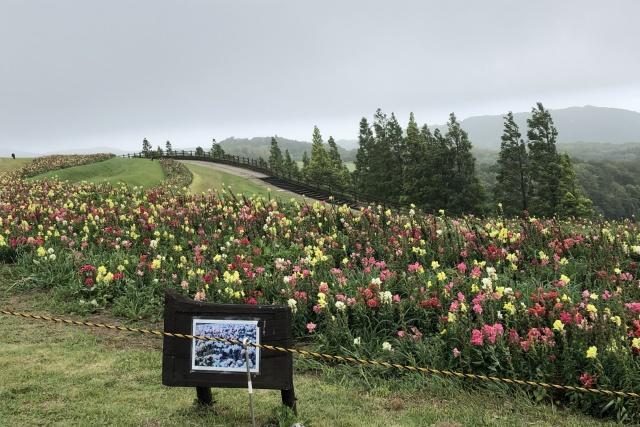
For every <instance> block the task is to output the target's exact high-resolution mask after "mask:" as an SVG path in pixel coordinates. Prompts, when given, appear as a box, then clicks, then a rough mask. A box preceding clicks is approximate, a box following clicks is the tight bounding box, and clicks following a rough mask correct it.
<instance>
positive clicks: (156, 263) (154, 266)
mask: <svg viewBox="0 0 640 427" xmlns="http://www.w3.org/2000/svg"><path fill="white" fill-rule="evenodd" d="M161 265H162V262H161V261H160V260H159V259H154V260H153V261H151V269H152V270H157V269H159V268H160V266H161Z"/></svg>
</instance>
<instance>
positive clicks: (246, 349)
mask: <svg viewBox="0 0 640 427" xmlns="http://www.w3.org/2000/svg"><path fill="white" fill-rule="evenodd" d="M248 343H249V340H248V339H246V338H245V339H243V340H242V344H243V345H244V362H245V365H246V367H247V389H248V390H249V410H250V411H251V424H252V425H253V427H256V417H255V415H254V414H253V384H251V367H250V366H249V345H248Z"/></svg>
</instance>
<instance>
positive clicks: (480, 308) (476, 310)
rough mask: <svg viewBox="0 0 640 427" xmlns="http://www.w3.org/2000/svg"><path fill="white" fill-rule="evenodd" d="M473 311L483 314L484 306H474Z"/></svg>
mask: <svg viewBox="0 0 640 427" xmlns="http://www.w3.org/2000/svg"><path fill="white" fill-rule="evenodd" d="M473 311H474V312H476V313H478V314H482V306H481V305H480V304H473Z"/></svg>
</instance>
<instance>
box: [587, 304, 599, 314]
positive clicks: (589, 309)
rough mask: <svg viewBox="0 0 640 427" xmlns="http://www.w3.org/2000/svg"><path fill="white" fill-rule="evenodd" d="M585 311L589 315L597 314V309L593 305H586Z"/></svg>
mask: <svg viewBox="0 0 640 427" xmlns="http://www.w3.org/2000/svg"><path fill="white" fill-rule="evenodd" d="M587 311H588V312H589V313H597V312H598V309H597V308H596V306H595V305H593V304H587Z"/></svg>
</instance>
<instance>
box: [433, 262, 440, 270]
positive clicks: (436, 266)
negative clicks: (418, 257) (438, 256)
mask: <svg viewBox="0 0 640 427" xmlns="http://www.w3.org/2000/svg"><path fill="white" fill-rule="evenodd" d="M439 267H440V263H439V262H438V261H431V268H432V269H434V270H437V269H438V268H439Z"/></svg>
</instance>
